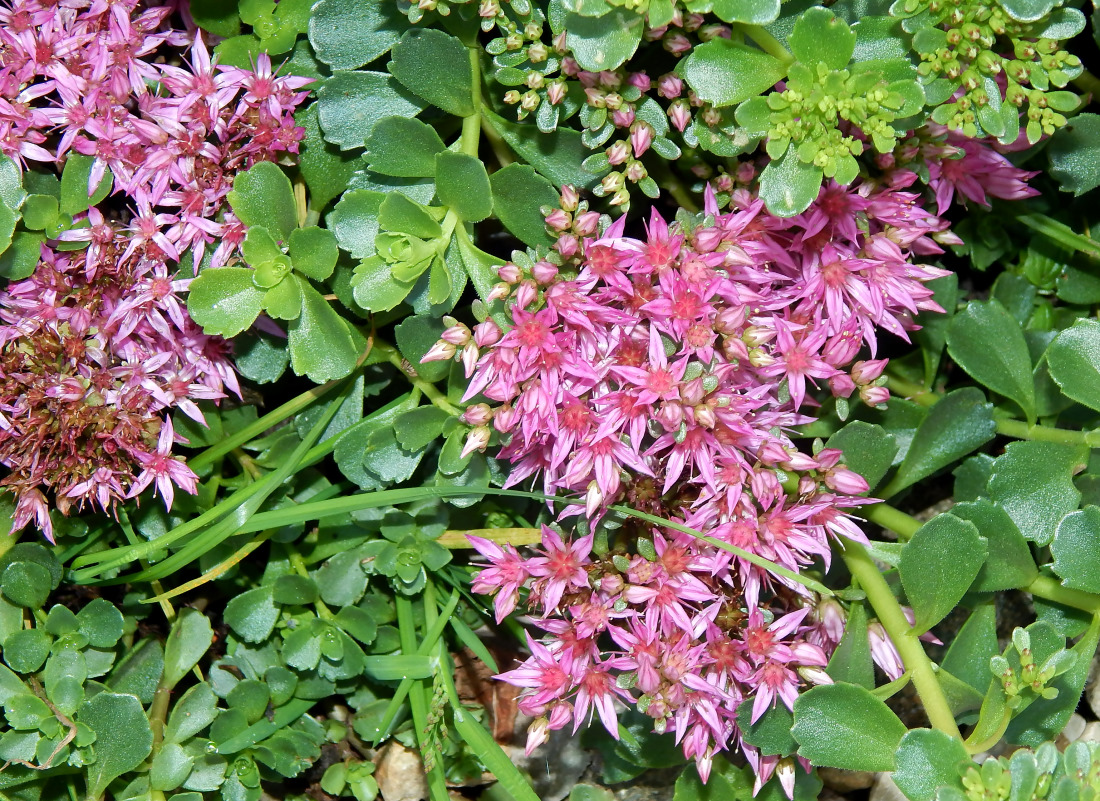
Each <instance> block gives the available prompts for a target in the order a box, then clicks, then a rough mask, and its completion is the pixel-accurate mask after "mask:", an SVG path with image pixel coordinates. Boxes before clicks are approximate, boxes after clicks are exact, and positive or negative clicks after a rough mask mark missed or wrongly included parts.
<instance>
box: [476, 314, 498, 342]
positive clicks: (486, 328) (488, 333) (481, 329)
mask: <svg viewBox="0 0 1100 801" xmlns="http://www.w3.org/2000/svg"><path fill="white" fill-rule="evenodd" d="M499 341H500V326H499V325H497V324H496V323H494V322H493V321H492V320H486V321H485V322H483V323H478V324H477V325H475V326H474V344H475V345H477V346H478V347H479V348H484V347H487V346H489V345H495V344H496V343H497V342H499Z"/></svg>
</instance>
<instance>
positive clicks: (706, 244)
mask: <svg viewBox="0 0 1100 801" xmlns="http://www.w3.org/2000/svg"><path fill="white" fill-rule="evenodd" d="M694 236H695V249H696V250H698V251H699V252H701V253H710V252H711V251H713V250H715V249H716V248H717V247H718V246H719V245H720V244H722V238H723V237H724V236H725V232H724V231H723V230H722V229H721V228H696V229H695V234H694Z"/></svg>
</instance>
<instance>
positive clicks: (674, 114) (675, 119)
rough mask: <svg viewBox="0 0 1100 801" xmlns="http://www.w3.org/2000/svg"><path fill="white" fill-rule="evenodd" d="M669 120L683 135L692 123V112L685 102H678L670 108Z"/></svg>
mask: <svg viewBox="0 0 1100 801" xmlns="http://www.w3.org/2000/svg"><path fill="white" fill-rule="evenodd" d="M668 118H669V120H671V121H672V125H673V126H674V127H675V128H676V130H677V131H679V132H680V133H683V132H684V129H685V128H687V127H688V123H689V122H691V111H690V109H689V108H688V107H687V105H686V104H685V103H683V101H680V100H677V101H675V102H674V103H673V104H672V105H671V106H669V107H668Z"/></svg>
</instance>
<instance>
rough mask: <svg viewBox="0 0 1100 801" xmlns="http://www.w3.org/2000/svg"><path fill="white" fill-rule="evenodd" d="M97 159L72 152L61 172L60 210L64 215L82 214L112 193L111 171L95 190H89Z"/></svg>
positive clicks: (104, 174) (101, 179)
mask: <svg viewBox="0 0 1100 801" xmlns="http://www.w3.org/2000/svg"><path fill="white" fill-rule="evenodd" d="M94 165H95V159H94V158H92V157H91V156H85V155H84V154H83V153H74V152H71V151H70V153H69V154H68V156H67V157H66V161H65V168H64V169H63V170H62V171H61V196H60V204H59V210H60V211H61V213H62V214H70V215H72V214H80V213H81V212H84V211H87V210H88V209H89V208H91V207H92V206H95V205H98V204H99V203H100V201H102V200H103V199H104V198H105V197H107V195H109V194H110V193H111V189H112V187H113V186H114V176H113V175H112V174H111V171H110V170H107V171H106V172H104V173H103V177H102V178H100V179H99V184H98V185H97V186H96V187H95V189H92V190H89V186H88V185H89V182H90V181H91V177H92V167H93V166H94Z"/></svg>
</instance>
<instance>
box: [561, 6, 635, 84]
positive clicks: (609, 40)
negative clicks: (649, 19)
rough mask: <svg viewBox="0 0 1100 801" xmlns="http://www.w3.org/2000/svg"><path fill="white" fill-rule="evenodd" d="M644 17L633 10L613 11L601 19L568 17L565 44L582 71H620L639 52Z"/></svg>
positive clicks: (620, 9) (578, 16)
mask: <svg viewBox="0 0 1100 801" xmlns="http://www.w3.org/2000/svg"><path fill="white" fill-rule="evenodd" d="M644 27H645V18H644V17H643V16H642V15H640V14H638V13H637V12H635V11H633V10H627V9H625V8H616V9H613V10H612V11H611V12H610V13H608V14H605V15H603V16H602V17H584V16H581V15H580V14H567V15H566V17H565V30H566V34H565V45H566V47H568V48H569V50H570V51H572V55H573V58H575V59H576V60H577V63H578V64H579V65H580V67H581V69H584V70H591V71H592V72H600V71H601V70H613V69H618V68H619V67H620V66H622V64H623V63H624V62H625V61H626V60H627V59H628V58H630V57H631V56H633V55H634V51H636V50H637V49H638V45H639V43H641V41H642V29H643V28H644Z"/></svg>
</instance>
